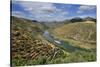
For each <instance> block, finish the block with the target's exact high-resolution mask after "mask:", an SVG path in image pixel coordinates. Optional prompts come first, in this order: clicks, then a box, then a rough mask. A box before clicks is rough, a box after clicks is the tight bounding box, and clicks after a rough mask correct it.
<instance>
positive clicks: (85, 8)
mask: <svg viewBox="0 0 100 67" xmlns="http://www.w3.org/2000/svg"><path fill="white" fill-rule="evenodd" d="M78 9H79V10H78V11H77V13H79V14H80V13H84V12H89V11H92V10H94V9H96V7H95V6H87V5H82V6H80V7H79V8H78Z"/></svg>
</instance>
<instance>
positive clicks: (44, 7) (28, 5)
mask: <svg viewBox="0 0 100 67" xmlns="http://www.w3.org/2000/svg"><path fill="white" fill-rule="evenodd" d="M14 3H16V2H14ZM17 3H18V4H19V5H20V6H22V7H23V8H24V10H25V11H27V12H29V13H30V14H29V15H28V18H30V16H31V19H32V18H33V19H34V18H35V19H36V20H39V21H63V20H64V19H65V18H66V17H65V15H67V14H68V12H67V11H63V10H62V9H59V8H57V7H56V6H55V5H54V4H53V3H48V2H31V1H20V2H17ZM32 16H33V17H32Z"/></svg>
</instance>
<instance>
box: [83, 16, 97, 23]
mask: <svg viewBox="0 0 100 67" xmlns="http://www.w3.org/2000/svg"><path fill="white" fill-rule="evenodd" d="M83 20H84V21H94V22H96V19H95V18H92V17H86V18H84V19H83Z"/></svg>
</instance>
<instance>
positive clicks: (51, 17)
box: [11, 0, 96, 22]
mask: <svg viewBox="0 0 100 67" xmlns="http://www.w3.org/2000/svg"><path fill="white" fill-rule="evenodd" d="M11 15H12V16H16V17H21V18H27V19H31V20H38V21H48V22H52V21H64V20H66V19H71V18H74V17H81V18H84V17H93V18H96V6H95V5H79V4H62V3H49V2H34V1H15V0H12V3H11Z"/></svg>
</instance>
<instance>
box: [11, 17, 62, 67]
mask: <svg viewBox="0 0 100 67" xmlns="http://www.w3.org/2000/svg"><path fill="white" fill-rule="evenodd" d="M11 18H12V20H11V22H12V30H11V35H12V37H11V40H12V45H11V46H12V48H11V50H12V51H11V52H12V55H11V56H12V65H13V66H21V65H33V64H34V65H35V64H46V63H49V62H50V61H51V60H53V58H54V57H55V55H54V54H55V52H56V51H58V53H57V54H58V55H63V54H62V53H63V51H62V50H60V49H59V48H57V47H55V46H54V45H52V44H51V43H49V42H48V41H46V40H45V39H44V38H43V37H42V36H41V35H42V33H43V26H42V25H41V24H39V23H34V22H32V21H29V20H26V19H22V18H17V17H11ZM56 57H57V56H56Z"/></svg>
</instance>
